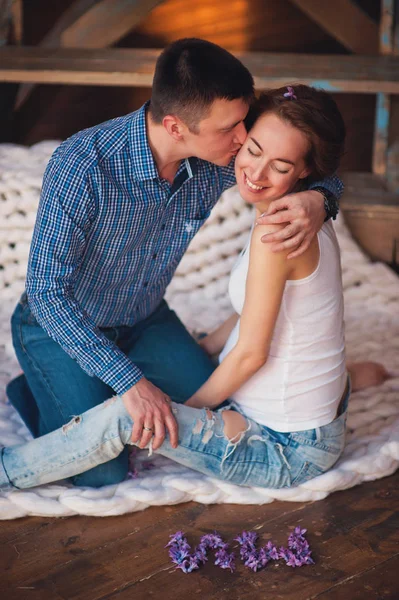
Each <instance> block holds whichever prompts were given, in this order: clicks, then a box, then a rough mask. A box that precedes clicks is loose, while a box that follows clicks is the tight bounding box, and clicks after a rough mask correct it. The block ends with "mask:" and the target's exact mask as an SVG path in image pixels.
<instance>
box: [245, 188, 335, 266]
mask: <svg viewBox="0 0 399 600" xmlns="http://www.w3.org/2000/svg"><path fill="white" fill-rule="evenodd" d="M325 217H326V213H325V210H324V198H323V196H322V195H321V194H320V192H317V191H312V190H308V191H306V192H298V193H296V194H289V195H288V196H284V197H283V198H279V199H278V200H274V201H273V202H271V203H270V206H269V210H268V211H267V213H264V215H262V216H261V217H259V218H258V219H257V221H256V222H257V224H259V225H269V224H271V223H287V225H286V226H285V227H284V229H281V230H280V231H277V232H276V233H269V234H266V235H264V236H263V237H262V242H270V243H273V246H272V251H273V252H280V251H281V250H287V249H292V252H291V253H290V254H289V255H288V258H296V257H297V256H300V255H301V254H303V253H304V252H305V251H306V250H307V249H308V248H309V246H310V242H311V241H312V239H313V238H314V236H315V235H316V233H317V232H318V231H319V230H320V229H321V227H322V226H323V222H324V219H325Z"/></svg>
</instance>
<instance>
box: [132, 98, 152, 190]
mask: <svg viewBox="0 0 399 600" xmlns="http://www.w3.org/2000/svg"><path fill="white" fill-rule="evenodd" d="M149 103H150V102H149V101H148V102H146V103H145V104H144V105H143V106H142V107H141V108H139V110H137V111H136V112H135V113H134V114H133V118H132V120H131V122H130V127H129V142H130V155H131V157H132V167H133V173H134V176H135V178H136V179H138V180H139V181H145V180H148V179H157V178H158V170H157V166H156V164H155V161H154V157H153V156H152V152H151V149H150V146H149V145H148V138H147V127H146V122H145V115H146V111H147V108H148V105H149Z"/></svg>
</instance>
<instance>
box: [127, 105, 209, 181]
mask: <svg viewBox="0 0 399 600" xmlns="http://www.w3.org/2000/svg"><path fill="white" fill-rule="evenodd" d="M149 104H150V101H148V102H146V103H145V104H143V106H142V107H141V108H139V110H137V111H136V112H135V113H134V114H133V118H132V120H131V122H130V127H129V141H130V154H131V157H132V167H133V172H134V176H135V178H136V179H138V180H139V181H146V180H149V179H158V177H159V173H158V169H157V166H156V164H155V161H154V157H153V155H152V152H151V149H150V146H149V144H148V138H147V126H146V119H145V117H146V111H147V109H148V106H149ZM183 166H184V167H185V168H186V169H187V173H188V178H189V179H191V177H193V176H194V175H195V174H196V173H197V171H198V159H197V158H195V157H194V156H191V157H190V158H186V159H184V160H182V162H181V165H180V167H179V169H178V172H179V171H180V170H181V169H182V167H183Z"/></svg>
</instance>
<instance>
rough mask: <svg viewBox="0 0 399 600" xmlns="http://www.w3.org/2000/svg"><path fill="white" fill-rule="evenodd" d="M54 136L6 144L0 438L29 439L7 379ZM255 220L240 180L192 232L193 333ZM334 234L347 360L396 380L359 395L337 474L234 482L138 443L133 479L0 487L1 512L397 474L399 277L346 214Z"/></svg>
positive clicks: (14, 367)
mask: <svg viewBox="0 0 399 600" xmlns="http://www.w3.org/2000/svg"><path fill="white" fill-rule="evenodd" d="M57 143H58V142H42V143H40V144H37V145H35V146H33V147H31V148H25V147H21V146H15V145H8V144H7V145H0V240H1V244H0V445H1V444H3V445H12V444H17V443H20V442H23V441H24V440H28V439H29V437H30V435H29V433H28V431H27V429H26V428H25V426H24V425H23V423H22V422H21V420H20V419H19V417H18V416H17V414H16V413H15V411H14V410H13V408H12V407H11V406H10V405H9V404H8V403H7V401H6V398H5V391H4V390H5V385H6V383H7V381H8V380H9V379H10V378H11V377H12V376H13V375H15V374H17V373H18V372H19V367H18V364H17V362H16V359H15V357H14V353H13V349H12V345H11V337H10V329H9V318H10V314H11V312H12V310H13V308H14V305H15V303H16V301H17V299H18V297H19V295H20V293H21V291H22V290H23V287H24V277H25V270H26V262H27V256H28V250H29V244H30V239H31V235H32V228H33V225H34V221H35V214H36V210H37V203H38V199H39V193H40V186H41V179H42V175H43V171H44V168H45V165H46V163H47V161H48V159H49V157H50V155H51V153H52V151H53V150H54V149H55V147H56V145H57ZM251 222H252V214H251V210H250V209H249V208H248V207H247V206H245V205H244V203H243V201H242V199H241V198H240V196H239V194H238V192H237V190H236V189H234V188H233V189H231V190H229V191H228V192H226V193H225V194H224V196H223V197H222V199H221V200H220V202H219V203H218V205H217V206H216V207H215V209H214V210H213V213H212V215H211V217H210V218H209V220H208V221H207V223H206V224H205V225H204V227H203V228H202V230H201V231H200V232H199V234H198V235H197V236H196V237H195V239H194V240H193V242H192V244H191V246H190V248H189V250H188V252H187V254H186V256H185V258H184V259H183V261H182V262H181V264H180V266H179V268H178V271H177V273H176V275H175V277H174V279H173V281H172V283H171V285H170V287H169V289H168V293H167V299H168V300H169V302H170V304H171V305H172V306H173V307H174V308H175V310H176V311H177V312H178V313H179V315H180V317H181V318H182V320H183V321H184V322H185V323H186V325H187V326H188V327H189V328H190V329H196V330H204V329H211V328H213V327H214V326H216V325H217V324H218V323H219V322H221V321H222V320H223V319H224V318H225V317H227V316H228V315H229V314H230V311H231V309H230V305H229V300H228V297H227V293H226V289H227V280H228V274H229V272H230V269H231V266H232V264H233V263H234V261H235V259H236V255H237V253H238V252H239V251H240V250H241V248H242V247H243V245H244V243H245V240H246V238H247V235H248V231H249V227H250V225H251ZM336 230H337V234H338V238H339V242H340V246H341V250H342V263H343V281H344V289H345V310H346V340H347V354H348V359H349V360H377V361H379V362H382V363H383V364H384V365H385V367H386V368H387V369H388V371H390V372H391V373H392V374H393V375H394V377H393V378H391V379H389V380H388V381H386V382H385V383H384V384H383V385H381V386H379V387H378V388H369V389H367V390H364V391H362V392H357V393H354V394H353V396H352V398H351V401H350V408H349V415H348V438H347V440H348V441H347V446H346V449H345V452H344V455H343V456H342V457H341V459H340V460H339V462H338V463H337V464H336V466H334V468H333V469H332V470H331V471H330V472H328V473H326V474H324V475H322V476H320V477H317V478H315V479H313V480H311V481H308V482H306V483H304V484H303V485H300V486H299V487H297V488H293V489H283V490H274V489H260V488H248V487H238V486H235V485H231V484H228V483H223V482H221V481H217V480H216V479H212V478H210V477H206V476H204V475H201V474H200V473H196V472H195V471H191V470H189V469H187V468H185V467H182V466H179V465H178V464H176V463H173V462H172V461H170V460H168V459H165V458H163V457H160V456H155V457H153V458H152V459H151V461H152V462H153V463H154V465H155V468H152V469H150V470H147V469H145V468H141V465H142V463H143V461H145V460H148V458H147V453H146V452H145V451H142V452H139V453H138V458H137V464H136V466H137V467H138V471H139V476H138V478H136V479H129V480H127V481H125V482H123V483H121V484H119V485H115V486H109V487H104V488H102V489H89V488H75V487H72V486H71V485H69V484H67V483H61V484H56V485H47V486H43V487H40V488H35V489H32V490H26V491H14V492H9V493H4V494H0V519H13V518H17V517H23V516H25V515H42V516H68V515H75V514H85V515H95V516H107V515H117V514H123V513H126V512H132V511H138V510H143V509H144V508H146V507H147V506H151V505H164V504H177V503H179V502H186V501H188V500H195V501H196V502H202V503H209V504H210V503H237V504H262V503H268V502H272V501H273V500H277V499H278V500H290V501H301V502H302V501H306V500H318V499H321V498H325V497H326V496H327V494H329V493H331V492H333V491H335V490H341V489H345V488H348V487H351V486H354V485H357V484H359V483H361V482H363V481H369V480H373V479H377V478H380V477H384V476H386V475H389V474H391V473H393V472H394V471H395V469H396V468H397V466H398V464H399V353H398V346H399V335H398V334H399V316H398V315H399V311H398V305H397V298H398V293H399V280H398V278H397V277H396V276H395V275H394V273H393V272H392V271H390V270H389V269H388V268H387V267H386V266H384V265H383V264H378V263H377V264H375V263H371V262H370V261H369V260H368V258H367V257H366V256H365V255H364V254H363V253H362V252H361V250H360V249H359V248H358V246H357V245H356V244H355V242H354V241H353V240H352V238H351V236H350V234H349V232H348V230H347V229H346V227H345V225H344V222H343V220H342V218H341V219H339V220H338V221H337V224H336Z"/></svg>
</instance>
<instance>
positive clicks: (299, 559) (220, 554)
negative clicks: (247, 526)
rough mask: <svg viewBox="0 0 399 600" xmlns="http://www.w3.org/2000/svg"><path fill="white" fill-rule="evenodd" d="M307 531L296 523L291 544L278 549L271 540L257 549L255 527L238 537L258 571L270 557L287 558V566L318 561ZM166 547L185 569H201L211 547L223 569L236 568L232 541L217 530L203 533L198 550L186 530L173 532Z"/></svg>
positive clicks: (243, 553)
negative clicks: (312, 555) (306, 536)
mask: <svg viewBox="0 0 399 600" xmlns="http://www.w3.org/2000/svg"><path fill="white" fill-rule="evenodd" d="M305 533H306V529H301V528H300V527H299V526H298V527H295V529H294V531H293V532H291V533H290V535H289V536H288V548H284V547H280V548H279V549H278V550H277V548H276V546H275V545H274V544H273V543H272V542H271V541H269V542H267V544H266V545H265V546H263V547H262V548H260V549H259V550H257V549H256V545H255V544H256V541H257V539H258V535H257V533H255V532H254V531H243V532H242V534H241V535H239V536H237V537H236V538H235V540H236V541H237V542H238V543H239V545H240V556H241V559H242V560H243V562H244V564H245V566H246V567H248V568H249V569H251V570H252V571H254V572H255V573H256V572H257V571H258V570H259V569H262V568H264V567H265V566H266V565H267V564H268V563H269V562H270V561H272V560H279V559H280V558H282V559H284V561H285V562H286V564H287V566H289V567H293V568H296V567H301V566H303V565H312V564H314V561H313V559H312V558H311V554H312V553H311V550H310V547H309V543H308V541H307V539H306V538H305ZM166 548H169V556H170V558H171V559H172V562H174V563H175V564H176V568H177V569H180V570H181V571H183V573H191V572H192V571H194V570H196V569H198V568H199V566H200V564H201V563H202V564H205V562H206V561H207V560H208V557H207V555H208V551H209V550H216V552H215V565H217V566H219V567H220V568H221V569H230V571H231V572H233V571H234V570H235V555H234V552H232V553H229V552H228V550H229V546H228V544H226V543H225V542H224V541H223V539H222V538H221V536H220V535H219V534H218V533H217V532H216V531H215V532H214V533H207V534H205V535H203V536H202V537H201V540H200V543H199V544H198V546H197V548H196V549H195V551H194V553H191V546H190V545H189V543H188V542H187V539H186V538H185V537H184V533H183V531H177V532H176V533H175V534H174V535H171V536H170V540H169V542H168V544H167V545H166Z"/></svg>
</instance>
